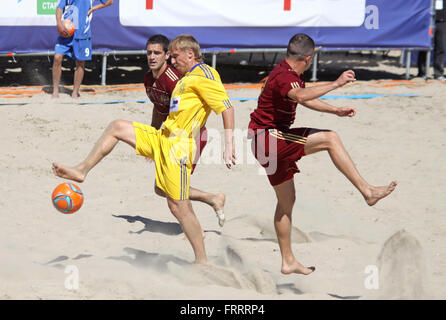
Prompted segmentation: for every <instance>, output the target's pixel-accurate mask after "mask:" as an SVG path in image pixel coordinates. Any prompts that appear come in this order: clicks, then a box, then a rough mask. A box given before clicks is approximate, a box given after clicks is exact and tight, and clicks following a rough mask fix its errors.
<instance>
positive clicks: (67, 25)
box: [63, 20, 75, 37]
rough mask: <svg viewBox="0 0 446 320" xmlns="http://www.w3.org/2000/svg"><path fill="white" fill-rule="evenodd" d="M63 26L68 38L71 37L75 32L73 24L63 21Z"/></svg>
mask: <svg viewBox="0 0 446 320" xmlns="http://www.w3.org/2000/svg"><path fill="white" fill-rule="evenodd" d="M63 25H64V27H65V29H67V31H68V33H69V34H70V37H72V36H73V34H74V30H75V27H74V22H73V21H71V20H64V21H63Z"/></svg>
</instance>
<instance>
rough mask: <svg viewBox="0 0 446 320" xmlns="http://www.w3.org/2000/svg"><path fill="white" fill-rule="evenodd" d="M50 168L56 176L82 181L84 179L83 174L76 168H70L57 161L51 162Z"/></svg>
mask: <svg viewBox="0 0 446 320" xmlns="http://www.w3.org/2000/svg"><path fill="white" fill-rule="evenodd" d="M52 169H53V173H54V174H55V175H56V176H58V177H61V178H64V179H69V180H73V181H76V182H83V181H84V180H85V174H84V173H83V172H82V171H80V170H79V169H78V168H70V167H65V166H63V165H60V164H57V163H53V167H52Z"/></svg>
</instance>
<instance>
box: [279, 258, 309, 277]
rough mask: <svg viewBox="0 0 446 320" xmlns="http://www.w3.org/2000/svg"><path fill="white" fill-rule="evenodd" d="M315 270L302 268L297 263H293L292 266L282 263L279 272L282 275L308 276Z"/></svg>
mask: <svg viewBox="0 0 446 320" xmlns="http://www.w3.org/2000/svg"><path fill="white" fill-rule="evenodd" d="M315 270H316V268H315V267H304V266H303V265H301V264H300V263H299V262H297V261H295V262H294V263H293V264H285V263H282V270H281V271H282V273H283V274H290V273H297V274H304V275H308V274H310V273H313V272H314V271H315Z"/></svg>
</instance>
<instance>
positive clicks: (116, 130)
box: [108, 120, 128, 136]
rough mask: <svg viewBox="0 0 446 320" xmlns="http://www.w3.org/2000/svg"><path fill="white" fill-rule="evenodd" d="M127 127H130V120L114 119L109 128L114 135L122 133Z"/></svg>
mask: <svg viewBox="0 0 446 320" xmlns="http://www.w3.org/2000/svg"><path fill="white" fill-rule="evenodd" d="M127 127H128V121H125V120H114V121H112V122H111V123H110V124H109V126H108V130H109V131H111V132H112V133H113V135H114V136H119V135H120V133H122V132H123V131H125V130H126V129H127Z"/></svg>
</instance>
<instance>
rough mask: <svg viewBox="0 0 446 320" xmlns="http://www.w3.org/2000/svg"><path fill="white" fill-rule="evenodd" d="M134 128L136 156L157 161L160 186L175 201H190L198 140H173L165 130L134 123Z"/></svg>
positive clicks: (158, 184)
mask: <svg viewBox="0 0 446 320" xmlns="http://www.w3.org/2000/svg"><path fill="white" fill-rule="evenodd" d="M133 127H134V129H135V136H136V146H135V150H136V154H138V155H141V156H144V157H147V158H150V159H152V160H153V161H154V162H155V170H156V185H157V186H158V187H159V188H160V189H162V190H163V191H164V192H165V193H166V194H167V195H168V196H169V197H170V198H172V199H176V200H186V199H189V186H190V183H189V180H190V174H191V170H192V160H191V159H194V155H195V149H196V147H195V141H194V139H181V138H179V137H169V136H166V135H165V133H164V132H163V130H161V129H159V130H157V129H155V128H154V127H151V126H149V125H146V124H142V123H138V122H133Z"/></svg>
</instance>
